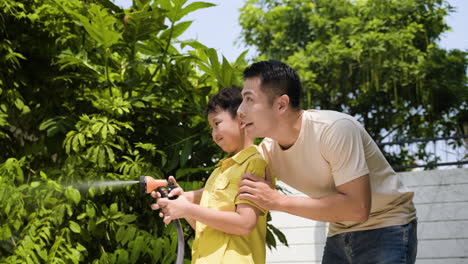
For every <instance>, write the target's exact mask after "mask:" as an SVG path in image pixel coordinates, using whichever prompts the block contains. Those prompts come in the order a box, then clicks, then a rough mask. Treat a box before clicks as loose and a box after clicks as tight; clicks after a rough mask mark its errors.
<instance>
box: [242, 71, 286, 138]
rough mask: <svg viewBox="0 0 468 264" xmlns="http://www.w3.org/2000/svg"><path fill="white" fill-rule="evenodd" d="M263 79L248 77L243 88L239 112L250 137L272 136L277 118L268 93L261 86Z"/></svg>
mask: <svg viewBox="0 0 468 264" xmlns="http://www.w3.org/2000/svg"><path fill="white" fill-rule="evenodd" d="M260 85H261V79H260V78H258V77H254V78H248V79H246V80H245V82H244V88H243V89H242V104H241V105H240V106H239V109H238V110H237V113H238V115H239V117H240V119H241V122H242V124H243V125H245V129H246V132H247V134H248V136H249V137H252V138H261V137H270V135H271V132H272V131H273V128H274V126H275V123H276V121H275V120H277V116H276V111H274V107H273V105H272V103H271V102H270V99H269V97H268V95H267V94H266V93H265V92H263V91H262V90H261V88H260Z"/></svg>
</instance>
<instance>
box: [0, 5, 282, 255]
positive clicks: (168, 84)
mask: <svg viewBox="0 0 468 264" xmlns="http://www.w3.org/2000/svg"><path fill="white" fill-rule="evenodd" d="M212 5H213V4H211V3H205V2H191V3H188V2H187V0H160V1H148V0H135V1H134V6H133V7H131V8H129V9H125V10H122V9H120V8H119V7H117V6H115V5H114V4H113V3H112V2H111V1H107V0H96V1H79V0H25V1H13V0H5V1H1V2H0V10H1V11H0V35H1V36H2V42H1V44H0V69H1V70H0V144H1V145H2V146H3V151H2V153H1V154H0V200H1V202H0V262H2V263H43V262H44V263H173V262H174V260H175V252H176V250H175V249H176V246H177V238H176V235H175V230H174V229H173V227H172V226H171V225H169V226H168V227H165V226H164V224H163V223H162V221H161V220H160V219H159V217H157V216H156V214H155V213H154V212H153V211H151V210H150V209H149V205H150V203H151V198H150V197H146V196H143V197H142V196H140V194H139V193H138V190H137V188H136V187H135V186H128V187H123V188H119V189H116V188H114V189H110V188H107V187H91V188H85V187H86V186H88V185H89V184H90V183H92V182H96V181H107V180H120V181H132V180H133V181H134V180H138V177H139V176H140V175H151V176H154V177H160V178H166V177H167V176H168V175H175V176H176V177H177V179H178V181H179V183H180V184H181V185H182V186H183V187H184V188H185V189H186V190H191V189H197V188H200V187H201V186H202V185H203V182H204V180H205V179H206V177H207V176H208V175H209V172H210V171H211V169H212V166H213V165H214V163H215V162H216V161H217V160H218V159H219V158H221V157H222V155H223V154H222V152H221V150H220V149H218V148H217V147H216V146H215V145H214V143H213V142H212V140H211V136H210V133H209V130H208V126H207V123H206V121H205V116H204V109H205V106H206V103H207V100H208V98H209V97H210V96H211V95H213V94H214V93H216V92H217V91H218V89H219V88H221V87H225V86H229V85H240V84H241V74H240V73H241V69H243V68H244V67H245V61H244V55H245V54H243V55H241V56H240V57H239V58H238V59H237V60H236V61H235V62H233V63H229V62H228V61H227V60H226V59H225V58H224V57H222V58H220V57H218V54H217V53H216V52H215V50H214V49H210V48H208V47H205V46H204V45H203V44H201V43H199V42H197V41H194V40H186V41H179V40H178V39H177V38H178V37H179V36H180V35H181V34H182V33H183V32H184V31H185V30H186V29H187V28H188V27H189V26H190V24H191V21H183V18H184V16H185V15H187V14H189V13H191V12H194V11H196V10H199V9H201V8H207V7H210V6H212ZM179 47H182V48H183V47H185V48H190V50H189V51H187V52H185V53H182V52H180V51H179V50H180V49H179ZM87 184H88V185H87ZM83 186H85V187H83ZM184 231H185V233H186V238H187V241H190V238H192V237H193V231H190V229H189V228H188V225H185V226H184ZM275 234H276V237H279V238H280V239H281V241H285V240H284V238H281V237H280V236H281V233H277V232H275ZM274 240H275V237H274V236H271V240H270V241H269V243H270V244H276V242H275V241H274ZM188 246H189V245H187V247H188ZM186 252H187V254H186V258H188V259H189V258H190V250H187V251H186Z"/></svg>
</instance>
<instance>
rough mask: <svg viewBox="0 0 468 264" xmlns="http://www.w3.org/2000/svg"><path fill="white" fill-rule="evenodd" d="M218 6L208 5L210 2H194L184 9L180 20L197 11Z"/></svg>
mask: <svg viewBox="0 0 468 264" xmlns="http://www.w3.org/2000/svg"><path fill="white" fill-rule="evenodd" d="M212 6H216V4H213V3H208V2H194V3H191V4H189V5H187V6H186V7H185V8H183V9H182V11H181V12H180V13H179V19H178V20H180V19H181V18H182V17H184V16H186V15H187V14H189V13H191V12H194V11H197V10H199V9H202V8H208V7H212Z"/></svg>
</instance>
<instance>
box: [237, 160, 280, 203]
mask: <svg viewBox="0 0 468 264" xmlns="http://www.w3.org/2000/svg"><path fill="white" fill-rule="evenodd" d="M239 199H244V200H249V201H251V202H253V203H255V204H256V205H258V206H260V207H261V208H264V209H266V210H269V211H270V210H274V208H276V206H277V203H278V202H279V200H280V199H281V194H280V193H279V192H278V191H277V190H276V189H275V186H274V184H273V179H272V176H271V173H270V170H269V169H268V168H265V179H263V178H260V177H258V176H257V175H255V174H253V173H250V172H247V173H244V175H242V180H241V182H240V184H239Z"/></svg>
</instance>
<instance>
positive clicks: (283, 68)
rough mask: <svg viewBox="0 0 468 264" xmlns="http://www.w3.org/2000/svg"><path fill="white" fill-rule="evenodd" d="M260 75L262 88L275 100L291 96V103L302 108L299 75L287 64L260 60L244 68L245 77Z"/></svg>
mask: <svg viewBox="0 0 468 264" xmlns="http://www.w3.org/2000/svg"><path fill="white" fill-rule="evenodd" d="M254 77H259V78H260V80H261V86H260V88H261V89H262V90H263V91H264V92H265V93H266V94H267V95H268V96H269V97H270V100H271V101H273V99H274V98H276V97H277V96H281V95H283V94H286V95H287V96H289V104H290V105H291V107H292V108H293V109H295V110H300V108H301V105H300V98H301V90H302V84H301V80H300V78H299V75H298V74H297V73H296V71H295V70H294V69H292V68H291V67H289V66H288V65H287V64H285V63H283V62H281V61H276V60H268V61H260V62H256V63H253V64H252V65H250V66H249V67H247V68H246V69H245V70H244V79H248V78H254Z"/></svg>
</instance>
